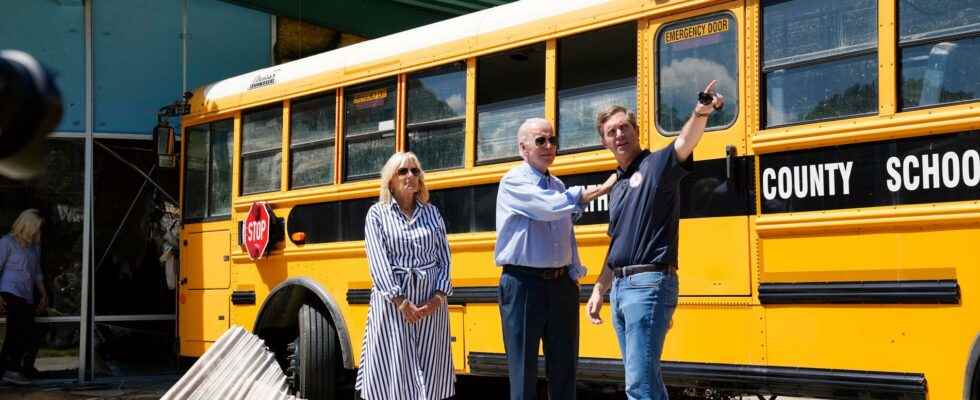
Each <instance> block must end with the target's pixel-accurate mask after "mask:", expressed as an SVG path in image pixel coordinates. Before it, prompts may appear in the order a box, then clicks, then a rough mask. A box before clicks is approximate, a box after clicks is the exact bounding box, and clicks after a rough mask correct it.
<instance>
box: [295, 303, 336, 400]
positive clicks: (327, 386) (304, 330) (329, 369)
mask: <svg viewBox="0 0 980 400" xmlns="http://www.w3.org/2000/svg"><path fill="white" fill-rule="evenodd" d="M339 351H340V350H339V348H338V346H337V334H336V331H335V330H334V327H333V324H332V323H331V322H330V319H329V318H327V316H326V312H325V311H324V310H323V309H322V308H320V307H316V306H311V305H309V304H304V305H303V306H302V307H301V308H300V309H299V337H298V338H297V339H296V346H295V353H293V354H294V356H295V357H294V359H293V360H291V361H292V362H291V364H292V368H290V370H291V371H290V372H292V376H291V378H292V380H293V384H294V386H293V387H295V388H296V392H297V393H296V394H297V395H298V396H299V397H302V398H304V399H308V400H334V399H335V398H336V395H337V377H338V372H339V371H337V370H336V368H337V364H338V363H337V362H336V360H337V357H338V356H339Z"/></svg>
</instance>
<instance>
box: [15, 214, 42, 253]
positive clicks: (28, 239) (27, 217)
mask: <svg viewBox="0 0 980 400" xmlns="http://www.w3.org/2000/svg"><path fill="white" fill-rule="evenodd" d="M43 221H44V220H42V219H41V214H40V213H38V211H37V210H35V209H33V208H28V209H26V210H24V211H22V212H21V213H20V216H18V217H17V220H16V221H14V225H13V226H12V227H10V234H11V235H13V237H14V239H17V241H18V242H20V245H21V246H23V247H27V246H29V245H32V244H36V243H38V242H40V241H41V223H42V222H43Z"/></svg>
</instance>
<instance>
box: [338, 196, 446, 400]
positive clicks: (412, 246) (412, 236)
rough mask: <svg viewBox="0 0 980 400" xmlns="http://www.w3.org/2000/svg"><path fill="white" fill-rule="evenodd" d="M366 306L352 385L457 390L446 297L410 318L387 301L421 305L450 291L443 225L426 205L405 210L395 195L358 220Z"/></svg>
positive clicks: (425, 395)
mask: <svg viewBox="0 0 980 400" xmlns="http://www.w3.org/2000/svg"><path fill="white" fill-rule="evenodd" d="M364 236H365V244H366V247H367V256H368V264H369V267H370V270H371V281H372V283H373V285H372V287H371V305H370V308H369V310H368V317H367V329H366V330H365V332H364V344H363V347H362V349H361V368H360V369H358V371H357V383H356V384H355V388H356V389H357V390H360V391H361V397H363V398H364V399H366V400H381V399H384V400H397V399H405V400H438V399H445V398H448V397H451V396H453V395H454V394H455V387H454V386H453V383H454V382H455V380H456V376H455V375H454V372H453V362H452V354H451V353H450V347H449V346H450V345H449V311H448V308H447V307H446V305H445V304H443V305H442V307H440V308H439V309H438V310H436V311H435V312H434V313H432V314H430V315H429V316H427V317H425V318H423V319H422V320H420V321H418V322H416V323H414V324H409V323H408V322H407V321H405V319H404V318H403V317H402V314H401V312H399V311H398V308H397V307H396V306H395V305H394V304H393V303H392V302H391V299H393V298H395V297H398V296H405V298H406V299H408V300H409V301H411V302H413V303H415V304H416V305H419V306H421V305H422V304H424V303H425V302H426V301H428V300H429V298H430V297H432V295H433V294H434V293H435V292H436V291H437V290H439V291H442V292H444V293H446V294H447V295H449V294H452V290H453V289H452V285H451V284H450V283H449V243H448V241H447V240H446V226H445V223H444V222H443V220H442V216H441V215H440V214H439V210H438V209H437V208H436V207H435V206H434V205H432V204H422V203H421V202H416V206H415V210H414V211H413V213H412V217H411V218H409V217H406V216H405V214H403V213H402V212H401V210H400V209H399V207H398V203H397V202H395V201H394V200H392V201H390V202H388V203H378V204H375V205H374V206H372V207H371V209H370V210H369V211H368V214H367V218H366V220H365V224H364Z"/></svg>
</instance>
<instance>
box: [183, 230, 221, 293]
mask: <svg viewBox="0 0 980 400" xmlns="http://www.w3.org/2000/svg"><path fill="white" fill-rule="evenodd" d="M184 243H185V244H184V247H183V253H182V255H181V263H180V276H181V285H182V286H184V287H185V288H186V289H227V288H228V284H229V281H230V271H229V268H228V266H229V264H230V261H229V252H228V245H229V243H230V236H229V233H228V230H227V229H224V230H216V231H204V232H189V233H185V234H184Z"/></svg>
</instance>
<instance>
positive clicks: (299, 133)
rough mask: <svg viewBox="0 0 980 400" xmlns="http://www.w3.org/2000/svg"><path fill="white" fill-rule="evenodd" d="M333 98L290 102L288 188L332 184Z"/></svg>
mask: <svg viewBox="0 0 980 400" xmlns="http://www.w3.org/2000/svg"><path fill="white" fill-rule="evenodd" d="M336 103H337V99H336V95H335V94H334V92H330V93H327V94H324V95H320V96H316V97H313V98H307V99H302V100H296V101H293V102H292V104H291V105H290V107H289V113H290V116H289V171H290V175H289V179H290V182H289V187H290V188H302V187H310V186H319V185H328V184H330V183H332V182H333V166H334V162H333V154H334V151H333V150H334V140H335V139H334V133H335V131H336V128H337V121H336V114H337V112H336V107H335V106H336Z"/></svg>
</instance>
